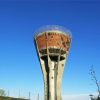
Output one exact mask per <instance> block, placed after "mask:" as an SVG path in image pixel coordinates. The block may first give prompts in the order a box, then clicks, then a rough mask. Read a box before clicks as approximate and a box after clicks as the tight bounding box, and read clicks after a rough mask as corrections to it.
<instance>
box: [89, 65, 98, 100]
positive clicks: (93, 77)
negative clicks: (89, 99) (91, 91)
mask: <svg viewBox="0 0 100 100" xmlns="http://www.w3.org/2000/svg"><path fill="white" fill-rule="evenodd" d="M90 74H91V76H92V80H93V81H94V82H95V84H96V86H97V90H98V97H97V99H96V100H100V82H99V81H98V79H97V77H96V72H95V70H94V68H93V66H92V67H91V69H90Z"/></svg>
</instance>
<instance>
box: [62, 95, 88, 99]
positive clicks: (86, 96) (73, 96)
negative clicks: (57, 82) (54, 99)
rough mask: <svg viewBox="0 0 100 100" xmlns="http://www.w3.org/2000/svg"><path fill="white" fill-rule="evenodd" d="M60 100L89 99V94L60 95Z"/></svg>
mask: <svg viewBox="0 0 100 100" xmlns="http://www.w3.org/2000/svg"><path fill="white" fill-rule="evenodd" d="M62 100H90V97H89V94H69V95H68V94H67V95H62Z"/></svg>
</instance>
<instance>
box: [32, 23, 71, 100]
mask: <svg viewBox="0 0 100 100" xmlns="http://www.w3.org/2000/svg"><path fill="white" fill-rule="evenodd" d="M35 33H36V35H35V36H34V39H35V46H36V48H37V52H38V57H39V61H40V64H41V69H42V73H43V77H44V100H62V97H61V83H62V74H63V70H64V64H65V62H66V58H67V56H68V52H69V47H70V43H71V34H70V32H69V31H68V30H66V29H64V28H63V27H61V26H56V25H51V26H45V27H42V28H40V29H39V30H38V31H36V32H35Z"/></svg>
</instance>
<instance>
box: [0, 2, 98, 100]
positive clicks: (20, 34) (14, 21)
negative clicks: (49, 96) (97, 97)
mask: <svg viewBox="0 0 100 100" xmlns="http://www.w3.org/2000/svg"><path fill="white" fill-rule="evenodd" d="M45 25H61V26H64V27H66V28H68V29H69V30H70V31H71V32H72V44H71V48H70V53H69V56H68V59H67V62H66V64H65V70H64V74H63V80H62V81H63V82H62V94H63V95H66V94H67V95H68V94H74V95H75V94H89V93H95V92H96V91H97V90H96V86H95V84H94V82H92V80H91V76H90V75H89V69H90V66H91V65H94V69H95V70H96V75H97V78H98V80H100V75H99V73H100V2H99V1H93V0H92V1H91V2H90V1H82V0H81V1H75V0H71V1H64V0H63V1H60V0H59V1H56V0H55V1H45V0H44V1H42V2H41V1H39V0H38V1H32V0H30V1H27V0H25V1H24V0H22V1H16V0H14V1H7V0H5V1H2V0H1V1H0V88H3V89H5V90H6V91H7V90H10V94H11V95H15V94H18V92H19V90H20V91H22V92H23V93H24V92H26V93H28V91H31V93H32V94H33V95H34V96H35V95H36V94H37V93H38V92H39V93H40V94H41V95H43V91H44V89H43V77H42V71H41V68H40V64H39V61H38V57H37V54H36V49H35V47H34V43H33V34H34V31H36V30H37V29H38V28H40V27H41V26H45ZM22 95H24V94H22ZM80 100H81V99H80Z"/></svg>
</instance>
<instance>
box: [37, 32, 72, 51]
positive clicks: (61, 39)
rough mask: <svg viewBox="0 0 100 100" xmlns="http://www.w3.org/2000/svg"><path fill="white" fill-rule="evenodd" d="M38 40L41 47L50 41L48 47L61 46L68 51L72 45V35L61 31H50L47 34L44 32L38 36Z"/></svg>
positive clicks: (44, 46)
mask: <svg viewBox="0 0 100 100" xmlns="http://www.w3.org/2000/svg"><path fill="white" fill-rule="evenodd" d="M36 41H37V45H38V48H39V49H42V48H46V41H48V47H51V46H56V47H58V48H60V47H61V48H63V49H65V50H66V51H68V49H69V46H70V45H69V44H70V37H69V36H67V35H64V34H60V33H52V32H51V33H50V32H48V33H47V35H46V33H43V34H42V35H39V36H38V37H37V38H36Z"/></svg>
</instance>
